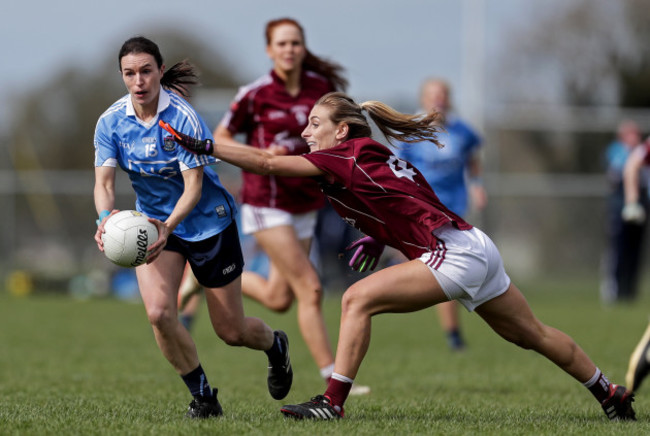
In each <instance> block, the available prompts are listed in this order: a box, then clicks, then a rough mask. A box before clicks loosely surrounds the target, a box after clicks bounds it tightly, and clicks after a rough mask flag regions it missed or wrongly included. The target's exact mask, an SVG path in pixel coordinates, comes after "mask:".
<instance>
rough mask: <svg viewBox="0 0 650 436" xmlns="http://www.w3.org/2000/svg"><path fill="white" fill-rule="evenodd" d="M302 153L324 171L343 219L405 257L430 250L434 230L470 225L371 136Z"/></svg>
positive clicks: (325, 184) (327, 192) (324, 184)
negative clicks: (446, 225) (325, 148)
mask: <svg viewBox="0 0 650 436" xmlns="http://www.w3.org/2000/svg"><path fill="white" fill-rule="evenodd" d="M303 157H305V158H306V159H307V160H309V161H310V162H311V163H313V164H314V165H315V166H317V167H318V168H319V169H321V170H322V171H324V172H325V173H326V175H325V176H324V177H320V178H319V179H320V183H321V188H322V190H323V192H324V193H325V195H326V196H327V198H328V199H329V201H330V203H332V206H333V207H334V209H335V210H336V212H337V213H338V214H339V215H341V217H343V219H344V220H345V221H347V222H348V223H349V224H351V225H353V226H354V227H356V228H357V229H359V230H360V231H362V232H363V233H365V234H366V235H369V236H372V237H373V238H375V239H377V240H378V241H380V242H382V243H384V244H386V245H390V246H391V247H393V248H396V249H398V250H399V251H401V252H402V253H403V254H404V255H405V256H406V257H408V258H409V259H416V258H418V257H420V256H421V255H422V254H423V253H425V252H428V251H433V250H434V249H435V246H436V242H437V240H436V237H435V236H434V235H433V233H432V232H433V230H435V229H437V228H438V227H441V226H443V225H444V224H447V223H452V224H453V225H454V226H456V227H457V228H458V229H460V230H468V229H471V228H472V226H471V225H470V224H468V223H466V222H465V221H464V220H463V219H462V218H460V217H459V216H458V215H456V214H454V213H453V212H451V211H450V210H449V209H447V208H446V207H445V206H444V205H443V204H442V203H441V202H440V200H438V197H437V196H436V194H435V193H434V192H433V189H431V187H430V186H429V184H428V183H427V181H426V179H425V178H424V177H423V176H422V174H420V172H419V171H418V170H417V169H416V168H415V167H413V166H412V165H411V164H410V163H409V162H406V161H404V160H401V159H399V158H397V157H396V156H395V155H394V154H393V153H392V152H391V150H390V149H388V148H387V147H385V146H384V145H382V144H380V143H378V142H376V141H373V140H372V139H370V138H359V139H352V140H349V141H346V142H344V143H342V144H340V145H337V146H336V147H333V148H330V149H327V150H321V151H315V152H312V153H310V154H305V155H304V156H303Z"/></svg>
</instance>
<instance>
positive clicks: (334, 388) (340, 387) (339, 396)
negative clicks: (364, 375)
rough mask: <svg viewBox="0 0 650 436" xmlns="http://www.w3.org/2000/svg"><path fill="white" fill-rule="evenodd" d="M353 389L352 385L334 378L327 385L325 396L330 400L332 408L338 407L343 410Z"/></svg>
mask: <svg viewBox="0 0 650 436" xmlns="http://www.w3.org/2000/svg"><path fill="white" fill-rule="evenodd" d="M351 388H352V383H347V382H344V381H340V380H336V379H335V378H333V377H332V378H331V379H330V382H329V384H328V385H327V390H326V391H325V396H326V397H327V398H329V400H330V404H331V405H332V406H338V407H340V408H341V410H343V403H345V400H347V398H348V395H349V394H350V389H351Z"/></svg>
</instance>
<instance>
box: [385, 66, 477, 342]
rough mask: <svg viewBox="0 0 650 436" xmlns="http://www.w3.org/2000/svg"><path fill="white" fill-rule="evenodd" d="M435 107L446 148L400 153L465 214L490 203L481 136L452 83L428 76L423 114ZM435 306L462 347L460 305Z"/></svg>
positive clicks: (419, 146) (409, 147)
mask: <svg viewBox="0 0 650 436" xmlns="http://www.w3.org/2000/svg"><path fill="white" fill-rule="evenodd" d="M432 110H435V111H437V112H438V113H439V114H440V116H441V118H440V123H441V125H442V126H443V128H444V129H443V130H442V131H441V132H440V133H439V134H438V142H439V143H440V144H442V145H443V146H444V147H443V148H441V149H437V148H436V147H432V144H431V143H430V142H428V141H425V142H418V143H413V144H408V143H401V144H400V145H399V151H398V152H397V154H398V155H399V156H400V157H402V158H403V159H404V160H406V161H408V162H411V163H412V164H413V165H414V166H415V167H416V168H417V169H419V170H420V172H421V173H422V175H423V176H424V178H425V179H426V180H427V182H429V185H431V187H432V188H433V190H434V191H435V192H436V194H437V195H438V198H440V201H441V202H442V204H444V205H445V206H446V207H447V208H449V209H450V210H451V211H452V212H454V213H455V214H457V215H459V216H461V217H466V216H467V213H468V210H469V205H470V201H471V206H472V207H473V208H474V209H475V210H482V209H484V208H485V206H486V205H487V193H486V191H485V188H484V187H483V183H482V179H481V174H482V170H483V168H482V161H481V153H480V151H481V138H480V137H479V136H478V134H477V133H476V132H475V131H474V130H473V129H472V128H471V127H470V126H469V125H468V124H467V123H466V122H465V121H463V120H462V119H461V118H459V117H458V115H457V114H455V113H454V112H453V110H452V105H451V89H450V86H449V84H448V83H447V82H446V81H445V80H442V79H439V78H429V79H427V80H425V81H424V82H423V83H422V86H421V87H420V111H421V113H423V114H424V113H427V112H430V111H432ZM402 260H405V258H404V257H402ZM436 307H437V310H438V316H439V317H440V324H441V326H442V328H443V329H444V331H445V332H446V335H447V342H448V344H449V347H450V348H451V349H452V350H462V349H463V348H464V346H465V341H464V339H463V337H462V335H461V330H460V321H459V314H458V304H457V303H456V302H455V301H453V300H452V301H449V302H447V303H442V304H439V305H437V306H436Z"/></svg>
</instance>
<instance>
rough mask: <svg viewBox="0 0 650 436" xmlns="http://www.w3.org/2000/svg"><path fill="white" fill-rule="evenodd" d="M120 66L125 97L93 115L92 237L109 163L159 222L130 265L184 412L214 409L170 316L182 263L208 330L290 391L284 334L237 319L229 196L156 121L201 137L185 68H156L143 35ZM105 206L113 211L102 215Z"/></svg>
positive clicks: (204, 130) (191, 76)
mask: <svg viewBox="0 0 650 436" xmlns="http://www.w3.org/2000/svg"><path fill="white" fill-rule="evenodd" d="M118 60H119V71H120V72H121V75H122V80H123V81H124V84H125V86H126V88H127V90H128V94H127V95H126V96H124V97H122V98H120V99H119V100H118V101H117V102H115V103H114V104H113V105H111V106H110V107H109V108H108V110H106V111H105V112H104V113H103V114H102V115H101V116H100V118H99V120H98V122H97V126H96V130H95V140H94V145H95V188H94V201H95V207H96V209H97V213H98V214H99V220H98V228H97V232H96V233H95V241H96V242H97V246H98V248H99V249H100V251H101V250H103V244H102V240H101V236H102V233H104V222H105V220H106V218H107V217H108V216H110V215H111V214H112V213H115V211H114V210H113V209H114V206H115V178H116V166H117V165H119V166H120V167H121V168H122V169H123V170H124V171H126V172H127V173H128V175H129V178H130V180H131V184H132V186H133V189H134V191H135V193H136V197H137V199H136V207H137V210H138V211H140V212H143V213H144V214H146V215H147V216H148V217H150V218H151V221H152V222H154V223H155V224H156V227H157V228H158V234H159V237H158V240H157V241H156V242H155V243H154V244H153V245H152V246H151V247H150V249H149V253H148V256H147V263H146V264H144V265H141V266H138V267H137V268H136V269H135V272H136V276H137V280H138V287H139V289H140V294H141V296H142V301H143V303H144V307H145V310H146V313H147V317H148V319H149V323H150V324H151V327H152V328H153V332H154V336H155V338H156V342H157V344H158V347H159V348H160V350H161V352H162V354H163V355H164V356H165V358H166V359H167V360H168V361H169V363H170V364H171V365H172V366H173V367H174V369H175V370H176V371H177V373H178V374H179V375H180V376H181V378H182V380H183V381H184V382H185V384H186V385H187V388H188V390H189V391H190V394H191V395H192V396H193V398H194V399H193V400H192V402H191V403H190V406H189V408H188V411H187V414H186V415H187V416H188V417H191V418H207V417H211V416H219V415H222V413H223V412H222V408H221V405H220V404H219V401H218V399H217V389H211V387H210V384H209V382H208V379H207V376H206V374H205V372H204V371H203V368H202V366H201V364H200V361H199V357H198V353H197V350H196V345H195V344H194V341H193V340H192V337H191V336H190V334H189V333H188V331H187V330H186V329H185V328H183V326H182V325H181V324H180V322H179V321H178V318H177V293H178V289H179V285H180V282H181V277H182V275H183V271H184V269H185V265H186V263H189V264H190V265H191V267H192V270H193V271H194V274H195V276H196V277H197V280H198V281H199V282H200V283H201V284H202V285H203V287H204V288H205V295H206V300H207V305H208V311H209V313H210V320H211V321H212V326H213V328H214V331H215V333H216V334H217V335H218V336H219V337H220V338H221V339H222V340H223V341H224V342H226V343H227V344H229V345H233V346H245V347H248V348H252V349H255V350H264V351H265V352H266V354H267V356H268V360H269V366H268V378H267V384H268V388H269V392H270V394H271V396H272V397H273V398H275V399H281V398H284V397H285V396H286V395H287V394H288V392H289V389H290V388H291V383H292V374H293V373H292V370H291V364H290V362H289V350H288V340H287V338H286V335H285V334H284V333H283V332H279V331H276V332H274V331H273V330H271V328H270V327H269V326H268V325H266V324H265V323H264V322H263V321H262V320H260V319H258V318H252V317H246V316H245V315H244V310H243V304H242V296H241V272H242V268H243V264H244V262H243V257H242V253H241V248H240V245H239V237H238V233H237V225H236V222H235V220H234V215H235V214H236V208H235V201H234V199H233V198H232V196H231V195H230V194H229V193H228V192H227V191H226V189H225V188H224V187H223V186H222V184H221V182H220V180H219V176H218V175H217V173H216V172H215V171H214V170H213V169H212V168H210V167H209V165H210V164H212V163H214V162H215V160H214V159H197V157H196V156H195V155H193V154H190V153H187V152H186V151H185V150H183V149H182V148H180V147H178V146H176V145H175V144H174V142H173V140H171V138H169V136H168V135H167V132H165V131H164V130H163V129H161V128H160V127H159V125H158V121H159V120H166V121H168V122H172V123H174V125H176V126H177V128H178V129H180V130H182V131H184V132H185V133H187V134H191V135H193V136H195V137H198V138H204V139H210V138H211V137H212V135H211V132H210V130H209V129H208V127H207V126H206V124H205V122H204V121H203V120H202V119H201V117H200V116H199V115H198V114H197V113H196V112H195V110H194V109H193V108H192V107H191V106H190V105H189V103H188V102H187V101H186V100H185V99H183V98H182V97H181V96H180V95H185V93H186V91H187V87H188V86H189V85H193V84H195V83H197V75H196V72H195V70H194V67H193V66H192V65H191V64H189V63H187V62H185V61H183V62H180V63H178V64H175V65H174V66H172V67H171V68H169V69H168V70H166V69H165V65H164V64H163V58H162V56H161V54H160V50H159V48H158V46H157V45H156V44H155V43H154V42H152V41H151V40H149V39H147V38H144V37H134V38H131V39H129V40H127V41H126V42H124V44H123V45H122V47H121V49H120V52H119V56H118ZM111 211H112V212H111Z"/></svg>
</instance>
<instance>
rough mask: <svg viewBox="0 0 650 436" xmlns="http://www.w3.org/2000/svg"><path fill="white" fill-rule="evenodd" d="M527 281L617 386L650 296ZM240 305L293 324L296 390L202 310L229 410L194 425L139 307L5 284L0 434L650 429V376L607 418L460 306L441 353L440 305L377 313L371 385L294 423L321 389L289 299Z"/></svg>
mask: <svg viewBox="0 0 650 436" xmlns="http://www.w3.org/2000/svg"><path fill="white" fill-rule="evenodd" d="M522 288H523V290H524V293H525V295H526V297H527V298H528V300H529V302H530V304H531V306H532V307H533V310H534V311H535V313H536V314H537V316H538V317H539V318H540V319H541V320H542V321H544V322H545V323H547V324H549V325H552V326H554V327H557V328H559V329H561V330H563V331H565V332H566V333H568V334H569V335H571V336H572V337H573V338H574V339H576V341H577V342H578V343H579V344H580V345H581V346H582V348H584V349H585V350H586V351H587V353H588V354H589V355H590V356H591V357H592V358H593V359H594V361H595V362H596V364H597V365H598V366H599V367H600V368H601V369H602V370H603V371H604V372H605V373H606V374H607V375H608V376H609V378H610V379H611V380H613V381H614V382H618V383H624V381H623V380H624V376H625V372H626V368H627V362H628V358H629V355H630V353H631V352H632V350H633V348H634V346H635V345H636V343H637V341H638V340H639V339H640V337H641V334H642V333H643V331H644V329H645V327H646V325H647V322H648V314H649V313H650V298H647V297H645V295H642V296H641V298H640V299H639V301H637V302H636V303H635V304H629V305H618V306H612V307H603V306H602V305H601V303H600V302H599V300H598V290H597V284H596V283H592V282H591V281H589V280H587V281H581V282H562V283H550V282H549V283H543V284H540V283H537V284H535V285H534V286H523V287H522ZM646 289H647V286H645V287H644V290H646ZM246 310H247V314H248V315H251V316H259V317H261V318H263V319H265V320H266V321H267V322H268V323H269V324H270V325H271V326H272V327H273V328H281V329H283V330H285V331H287V333H288V334H289V336H290V340H291V354H292V360H293V365H294V371H295V378H294V387H293V389H292V391H291V392H290V394H289V396H288V397H287V398H286V399H284V400H282V401H274V400H273V399H271V397H270V396H269V395H268V392H267V390H266V358H265V356H264V355H263V353H260V352H256V351H252V350H248V349H243V348H232V347H228V346H226V345H225V344H223V343H222V342H221V341H219V340H218V339H217V338H216V336H215V335H214V333H213V332H212V329H211V327H210V325H209V321H208V317H207V312H206V310H205V307H204V306H203V307H202V309H201V312H200V313H199V317H198V319H197V321H196V324H195V328H194V330H193V335H194V337H195V341H196V343H197V347H198V350H199V355H200V356H201V361H202V364H203V367H204V368H205V370H206V372H207V374H208V377H209V379H210V382H211V384H212V385H213V386H216V387H218V388H219V398H220V402H221V403H222V405H223V408H224V412H225V415H224V417H223V418H221V419H218V420H214V419H211V420H206V421H192V420H188V419H185V418H184V417H183V414H184V412H185V409H186V407H187V404H188V403H189V401H190V400H191V398H190V397H189V394H188V392H187V390H186V388H185V386H184V384H183V382H182V381H181V379H180V378H179V377H178V376H177V375H176V374H175V372H174V371H173V369H172V368H171V366H170V365H169V364H168V363H167V362H166V361H165V360H164V358H163V357H162V355H161V354H160V352H159V350H158V348H157V347H156V345H155V341H154V338H153V335H152V333H151V329H150V327H149V325H148V323H147V320H146V316H145V314H144V309H143V307H142V306H141V304H139V303H135V304H134V303H126V302H122V301H117V300H112V299H100V300H88V301H77V300H72V299H69V298H67V297H53V296H47V295H42V296H32V297H29V298H13V297H10V296H8V295H7V294H5V293H0V434H2V435H12V434H20V435H23V434H34V435H47V434H52V435H53V434H56V435H69V434H80V435H81V434H83V435H115V434H120V435H147V434H151V435H154V434H155V435H168V434H169V435H180V434H197V435H198V434H211V435H213V434H264V435H267V434H271V435H273V434H277V435H285V434H296V435H299V434H305V435H307V434H308V435H313V434H346V433H347V434H355V435H357V434H391V433H393V434H444V435H462V434H481V435H501V434H509V435H510V434H512V435H557V434H563V435H570V434H590V435H600V434H602V435H610V434H614V433H625V434H639V435H641V434H650V419H649V418H650V415H649V414H648V413H647V409H648V406H649V405H650V401H649V400H648V396H650V395H649V394H650V381H647V382H646V383H647V384H648V385H647V386H643V387H642V388H641V390H640V392H639V394H638V395H637V401H636V402H635V409H636V411H637V417H638V421H637V422H632V423H629V422H623V423H612V422H609V421H608V420H607V419H606V417H605V415H604V413H603V412H602V410H601V408H600V406H599V405H598V404H597V403H596V401H595V400H594V399H593V397H592V396H591V394H590V393H589V392H588V391H587V390H586V389H584V388H583V387H582V386H581V385H580V384H579V383H577V382H576V381H574V380H573V379H571V378H570V377H569V376H568V375H566V374H564V373H563V372H562V371H560V370H559V369H558V368H556V367H555V366H554V365H553V364H551V363H550V362H548V361H547V360H545V359H544V358H542V357H541V356H539V355H537V354H535V353H533V352H531V351H524V350H521V349H519V348H517V347H515V346H514V345H511V344H509V343H507V342H505V341H503V340H502V339H500V338H499V337H498V336H497V335H496V334H494V333H493V332H492V331H491V330H490V329H489V328H488V327H487V326H486V325H485V323H484V322H483V321H482V320H481V319H480V318H479V317H478V316H476V315H475V314H469V313H467V312H465V311H464V310H463V312H462V322H463V329H464V333H465V336H466V339H467V342H468V345H469V346H468V348H467V350H466V351H465V352H463V353H453V352H451V351H449V350H448V349H447V346H446V342H445V339H444V336H443V334H442V333H441V331H440V327H439V326H438V322H437V317H436V315H435V310H434V309H428V310H425V311H421V312H417V313H412V314H399V315H397V314H395V315H393V314H387V315H380V316H378V317H376V318H375V319H374V321H373V337H372V342H371V346H370V350H369V352H368V355H367V357H366V359H365V361H364V364H363V365H362V367H361V371H360V373H359V375H358V377H357V380H358V381H359V383H361V384H368V385H370V386H371V388H372V393H371V394H370V395H369V396H365V397H351V398H350V399H349V400H348V402H347V403H346V418H345V419H344V420H341V421H337V422H298V421H294V420H288V419H285V418H284V417H283V416H282V415H281V414H280V412H279V408H280V407H281V406H282V405H283V404H289V403H296V402H303V401H306V400H308V399H309V398H310V397H311V396H313V395H316V394H319V393H322V392H323V390H324V384H323V382H322V381H321V379H320V377H319V375H318V370H317V368H316V366H315V364H314V363H313V361H312V360H311V358H310V356H309V353H308V352H307V350H306V347H305V346H304V343H303V341H302V339H301V337H300V334H299V331H298V328H297V323H296V316H295V307H294V308H293V309H292V311H291V312H290V313H288V314H283V315H278V314H273V313H271V312H269V311H267V310H265V309H264V308H262V307H260V306H259V305H257V304H255V303H253V302H250V301H246ZM325 312H326V314H327V322H328V325H329V326H330V330H331V340H332V342H333V343H335V341H336V330H337V328H338V319H339V298H338V296H331V297H329V298H327V299H326V301H325ZM644 388H645V389H644Z"/></svg>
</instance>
